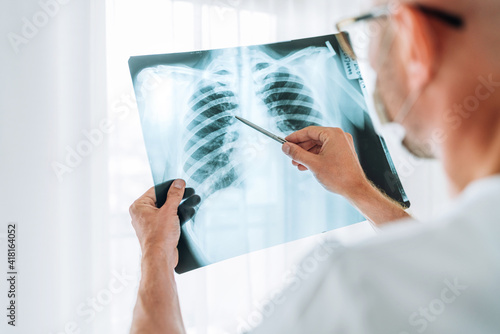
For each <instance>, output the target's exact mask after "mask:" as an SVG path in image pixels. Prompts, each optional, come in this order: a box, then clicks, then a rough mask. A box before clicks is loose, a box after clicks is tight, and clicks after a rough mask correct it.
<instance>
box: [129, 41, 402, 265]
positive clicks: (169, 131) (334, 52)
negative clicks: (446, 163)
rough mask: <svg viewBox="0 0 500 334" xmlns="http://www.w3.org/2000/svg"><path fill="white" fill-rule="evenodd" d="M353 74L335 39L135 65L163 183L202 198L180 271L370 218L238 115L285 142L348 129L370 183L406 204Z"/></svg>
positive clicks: (187, 229) (187, 228)
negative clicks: (308, 131) (299, 134)
mask: <svg viewBox="0 0 500 334" xmlns="http://www.w3.org/2000/svg"><path fill="white" fill-rule="evenodd" d="M356 65H357V64H356V63H355V62H354V61H352V60H351V59H350V58H349V57H348V56H347V55H346V54H345V53H343V51H342V50H341V49H340V47H339V45H338V43H337V40H336V38H335V35H332V36H324V37H316V38H310V39H304V40H298V41H291V42H285V43H277V44H271V45H263V46H249V47H238V48H230V49H221V50H210V51H199V52H192V53H181V54H169V55H154V56H141V57H132V58H131V60H130V68H131V73H132V78H133V81H134V88H135V91H136V96H137V101H138V105H139V111H140V114H141V122H142V128H143V133H144V139H145V143H146V148H147V152H148V156H149V160H150V164H151V170H152V173H153V178H154V182H155V184H156V185H158V184H161V183H163V182H165V181H167V180H170V179H174V178H184V179H185V180H186V182H187V186H188V187H193V188H194V189H195V190H196V192H197V193H198V194H199V195H200V196H201V198H202V201H201V204H200V206H199V208H198V211H197V214H196V216H195V217H194V218H193V219H192V220H190V221H189V222H187V223H186V224H185V225H184V226H183V227H182V237H181V241H180V244H179V265H178V267H177V271H178V272H185V271H188V270H191V269H195V268H198V267H201V266H205V265H208V264H211V263H215V262H218V261H221V260H225V259H229V258H231V257H235V256H238V255H242V254H245V253H248V252H252V251H256V250H260V249H263V248H266V247H271V246H275V245H278V244H281V243H285V242H289V241H293V240H297V239H300V238H304V237H308V236H311V235H314V234H317V233H321V232H324V231H328V230H332V229H335V228H339V227H344V226H347V225H350V224H353V223H357V222H360V221H363V220H365V219H364V218H363V216H362V215H361V214H360V213H359V212H358V211H357V210H356V209H354V208H353V207H352V206H351V205H350V204H349V203H348V202H347V201H346V200H345V199H343V198H342V197H340V196H338V195H334V194H331V193H328V192H327V191H326V190H325V189H323V188H322V187H321V186H320V185H319V184H318V182H317V181H315V179H314V177H313V176H312V175H311V173H310V172H299V171H298V170H297V169H296V168H295V167H293V166H292V164H291V162H290V159H289V158H288V157H286V156H285V155H284V154H283V153H282V152H281V145H280V144H279V143H277V142H276V141H273V140H272V139H270V138H268V137H266V136H264V135H263V134H261V133H259V132H257V131H255V130H254V129H252V128H250V127H248V126H246V125H245V124H243V123H241V122H239V121H237V120H236V118H235V117H234V116H240V117H243V118H245V119H247V120H249V121H251V122H253V123H255V124H257V125H259V126H261V127H263V128H265V129H267V130H269V131H271V132H273V133H274V134H276V135H278V136H280V137H286V136H287V135H289V134H291V133H293V132H295V131H297V130H300V129H303V128H305V127H308V126H332V127H341V128H342V129H344V130H345V131H347V132H350V133H351V134H352V135H353V137H354V141H355V144H356V149H357V151H358V154H359V156H360V160H361V164H362V166H363V168H364V170H365V172H366V174H367V176H368V177H369V178H370V179H371V180H372V182H374V183H375V184H376V185H377V186H378V187H379V188H381V189H382V190H384V191H385V192H386V193H387V194H389V195H390V196H391V197H393V198H394V199H395V200H397V201H399V202H401V203H402V204H404V205H408V204H409V203H408V201H407V198H406V195H405V193H404V190H403V189H402V186H401V183H400V182H399V178H398V176H397V174H396V172H395V169H394V166H393V164H392V162H391V159H390V156H389V153H388V152H387V150H386V147H385V144H384V141H383V139H382V138H381V137H380V136H378V135H377V133H376V132H375V130H374V128H373V125H372V122H371V120H370V118H369V116H368V113H367V107H366V102H365V96H364V93H363V91H364V89H363V81H362V78H361V76H360V74H359V71H358V70H357V66H356Z"/></svg>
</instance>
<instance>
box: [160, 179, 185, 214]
mask: <svg viewBox="0 0 500 334" xmlns="http://www.w3.org/2000/svg"><path fill="white" fill-rule="evenodd" d="M185 187H186V182H184V180H181V179H177V180H175V181H174V182H173V183H172V186H171V187H170V189H169V190H168V193H167V201H166V202H165V204H164V205H163V206H162V207H161V210H165V211H167V212H168V214H169V215H177V208H178V207H179V204H180V203H181V201H182V196H183V195H184V188H185Z"/></svg>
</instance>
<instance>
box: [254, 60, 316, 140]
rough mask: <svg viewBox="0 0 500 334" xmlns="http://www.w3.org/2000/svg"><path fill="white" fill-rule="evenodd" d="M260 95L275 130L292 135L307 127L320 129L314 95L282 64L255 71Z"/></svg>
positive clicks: (264, 64)
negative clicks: (318, 127)
mask: <svg viewBox="0 0 500 334" xmlns="http://www.w3.org/2000/svg"><path fill="white" fill-rule="evenodd" d="M253 71H254V78H255V79H254V80H256V85H257V87H258V91H257V95H258V96H259V98H260V99H261V100H262V101H263V102H264V104H265V105H266V106H267V111H268V113H269V116H271V119H272V120H273V121H274V122H275V125H276V127H277V128H278V129H279V130H280V131H281V132H283V133H285V134H289V133H291V132H295V131H298V130H301V129H303V128H306V127H308V126H317V125H321V121H322V115H321V113H320V112H319V111H318V110H317V109H319V108H318V107H317V105H316V104H315V101H314V98H313V95H312V91H311V90H310V89H309V88H308V87H306V85H305V82H304V80H303V79H302V78H300V76H299V75H297V74H293V73H291V70H290V69H288V68H287V67H285V66H283V65H280V64H273V63H269V62H260V63H258V64H257V65H256V66H255V67H254V68H253Z"/></svg>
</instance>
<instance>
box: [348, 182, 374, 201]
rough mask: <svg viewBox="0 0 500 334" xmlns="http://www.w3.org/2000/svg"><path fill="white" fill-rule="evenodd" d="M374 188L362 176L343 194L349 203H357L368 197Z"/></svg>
mask: <svg viewBox="0 0 500 334" xmlns="http://www.w3.org/2000/svg"><path fill="white" fill-rule="evenodd" d="M374 190H375V188H374V187H373V184H372V183H371V182H370V181H369V180H368V179H367V178H366V177H363V178H361V179H360V180H359V181H358V182H356V184H354V185H352V186H351V187H350V188H349V191H348V192H347V193H346V194H344V195H343V196H344V197H345V198H346V199H347V200H348V201H350V202H351V203H358V202H360V201H363V200H366V198H370V196H371V195H372V193H373V191H374Z"/></svg>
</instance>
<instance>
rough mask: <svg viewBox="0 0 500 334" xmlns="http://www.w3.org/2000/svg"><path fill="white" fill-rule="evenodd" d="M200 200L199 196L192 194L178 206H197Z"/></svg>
mask: <svg viewBox="0 0 500 334" xmlns="http://www.w3.org/2000/svg"><path fill="white" fill-rule="evenodd" d="M200 202H201V198H200V196H198V195H193V196H191V197H189V198H188V199H187V200H185V201H184V202H183V203H182V204H181V205H180V206H182V207H193V206H197V205H198V204H200Z"/></svg>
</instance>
